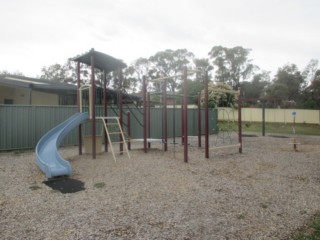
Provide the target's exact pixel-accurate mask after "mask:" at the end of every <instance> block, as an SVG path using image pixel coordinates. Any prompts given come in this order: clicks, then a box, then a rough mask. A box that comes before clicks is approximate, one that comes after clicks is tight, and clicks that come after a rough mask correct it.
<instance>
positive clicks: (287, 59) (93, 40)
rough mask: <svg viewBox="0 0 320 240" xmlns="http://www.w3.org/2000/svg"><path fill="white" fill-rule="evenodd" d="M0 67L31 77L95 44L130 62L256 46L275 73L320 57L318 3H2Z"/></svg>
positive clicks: (254, 54) (257, 59) (257, 58)
mask: <svg viewBox="0 0 320 240" xmlns="http://www.w3.org/2000/svg"><path fill="white" fill-rule="evenodd" d="M0 3H1V14H0V29H1V34H0V71H3V70H7V71H9V72H15V71H19V72H22V73H23V74H25V75H26V76H30V77H37V76H39V75H40V74H41V68H42V67H43V66H50V65H53V64H55V63H60V64H64V63H65V62H66V61H67V60H68V58H70V57H74V56H76V55H78V54H82V53H84V52H87V51H89V50H90V49H91V48H94V49H95V50H97V51H100V52H104V53H106V54H109V55H111V56H114V57H116V58H119V59H122V60H123V61H124V62H125V63H126V64H128V65H129V64H131V63H132V62H133V61H134V60H136V59H137V58H139V57H149V56H151V55H153V54H155V53H156V52H159V51H164V50H166V49H172V50H176V49H179V48H186V49H188V50H189V51H191V52H193V53H194V54H195V55H196V57H197V58H205V57H207V56H208V52H209V51H210V50H211V48H212V47H213V46H217V45H222V46H225V47H235V46H242V47H244V48H250V49H252V51H251V54H250V58H251V59H252V60H253V63H255V64H256V65H258V66H259V67H260V68H261V69H263V70H267V71H271V72H272V73H273V74H274V73H275V72H276V70H277V69H278V68H279V67H282V66H283V65H284V64H286V63H295V64H297V65H298V67H299V69H301V70H302V69H303V68H304V67H305V66H306V65H307V63H308V62H309V61H310V60H311V59H320V30H319V29H320V1H319V0H181V1H180V0H131V1H130V0H127V1H125V0H113V1H111V0H10V1H5V0H0Z"/></svg>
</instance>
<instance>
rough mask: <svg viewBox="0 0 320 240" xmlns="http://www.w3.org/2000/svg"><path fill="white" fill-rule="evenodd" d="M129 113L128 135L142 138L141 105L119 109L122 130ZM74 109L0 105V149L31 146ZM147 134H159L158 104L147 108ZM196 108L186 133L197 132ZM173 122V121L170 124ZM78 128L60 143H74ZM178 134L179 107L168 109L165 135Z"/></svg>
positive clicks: (87, 132) (212, 116)
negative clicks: (148, 120)
mask: <svg viewBox="0 0 320 240" xmlns="http://www.w3.org/2000/svg"><path fill="white" fill-rule="evenodd" d="M128 111H129V112H130V115H131V138H143V127H142V126H141V124H142V123H143V115H142V114H141V113H142V109H140V111H139V110H138V109H132V108H130V109H128V108H124V110H123V123H124V130H125V131H126V130H127V116H126V112H128ZM76 112H77V107H76V106H30V105H26V106H24V105H0V151H4V150H14V149H32V148H35V146H36V144H37V142H38V141H39V139H40V138H41V137H42V136H43V135H44V134H45V133H46V132H48V131H49V130H50V129H52V128H53V127H55V126H57V125H58V124H59V123H61V122H63V121H65V120H66V119H67V118H69V117H71V116H72V115H73V114H74V113H76ZM117 112H118V110H117V109H115V108H114V109H113V110H112V109H110V108H109V109H108V116H116V114H117ZM150 113H151V117H150V118H151V121H150V122H151V136H150V137H151V138H159V139H161V138H162V137H163V133H162V131H163V121H162V118H163V113H162V109H161V108H152V109H150ZM96 115H97V116H103V108H102V107H97V108H96ZM197 115H198V112H197V109H188V128H189V129H188V135H194V136H196V135H197V131H198V117H197ZM201 115H202V134H204V110H202V114H201ZM209 119H210V121H209V129H210V133H213V130H214V128H215V126H216V123H217V113H216V110H210V111H209ZM174 122H175V124H174ZM96 123H97V124H96V132H97V135H101V134H102V132H103V125H102V122H101V121H98V120H97V122H96ZM77 130H78V128H75V129H74V130H72V132H70V133H69V134H68V135H67V136H66V138H65V139H64V141H63V143H62V145H64V146H66V145H76V144H77V143H78V140H77V139H78V134H77V132H78V131H77ZM91 130H92V127H91V123H90V122H87V123H85V124H83V132H84V134H83V135H84V136H86V135H91ZM174 135H175V136H176V137H180V136H181V109H178V108H177V109H168V137H173V136H174Z"/></svg>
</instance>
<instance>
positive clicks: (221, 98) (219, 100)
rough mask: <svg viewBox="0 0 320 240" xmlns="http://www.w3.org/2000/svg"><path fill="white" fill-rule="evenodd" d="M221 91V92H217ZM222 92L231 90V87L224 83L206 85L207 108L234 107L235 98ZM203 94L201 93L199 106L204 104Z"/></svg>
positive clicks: (233, 95)
mask: <svg viewBox="0 0 320 240" xmlns="http://www.w3.org/2000/svg"><path fill="white" fill-rule="evenodd" d="M219 90H222V91H219ZM223 90H232V87H231V86H229V85H227V84H224V83H220V82H218V83H216V84H214V83H212V82H210V83H209V84H208V105H209V108H216V107H236V96H235V94H232V93H226V92H223ZM204 101H205V93H204V90H202V91H201V105H202V106H204V104H205V102H204Z"/></svg>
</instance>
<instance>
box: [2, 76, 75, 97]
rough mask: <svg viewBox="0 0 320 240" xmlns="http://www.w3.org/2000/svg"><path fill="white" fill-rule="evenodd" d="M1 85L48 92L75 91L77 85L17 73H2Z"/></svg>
mask: <svg viewBox="0 0 320 240" xmlns="http://www.w3.org/2000/svg"><path fill="white" fill-rule="evenodd" d="M0 85H2V86H7V87H18V88H19V87H20V88H31V89H34V90H38V91H42V92H48V93H55V94H58V93H64V94H66V93H74V91H76V90H77V86H75V85H71V84H68V83H61V82H54V81H48V80H44V79H37V78H29V77H24V76H16V75H0Z"/></svg>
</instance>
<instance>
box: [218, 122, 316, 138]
mask: <svg viewBox="0 0 320 240" xmlns="http://www.w3.org/2000/svg"><path fill="white" fill-rule="evenodd" d="M218 127H219V129H220V130H225V131H226V130H227V129H229V130H231V131H238V126H237V123H236V122H234V123H233V122H229V123H227V122H221V121H220V122H219V124H218ZM265 127H266V128H265V132H266V134H268V133H275V134H293V124H292V123H287V124H284V123H266V125H265ZM295 130H296V134H297V135H314V136H320V126H319V125H318V124H306V123H296V124H295ZM242 131H243V132H256V133H262V123H261V122H242Z"/></svg>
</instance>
